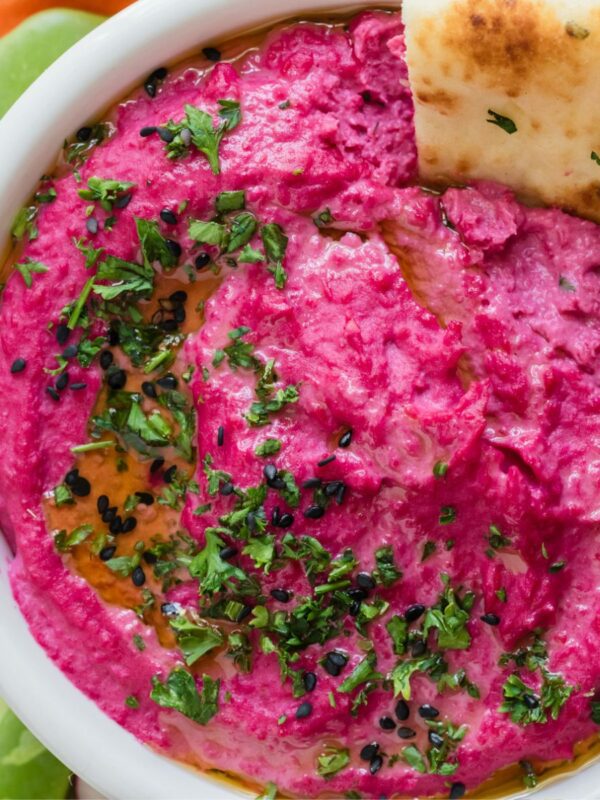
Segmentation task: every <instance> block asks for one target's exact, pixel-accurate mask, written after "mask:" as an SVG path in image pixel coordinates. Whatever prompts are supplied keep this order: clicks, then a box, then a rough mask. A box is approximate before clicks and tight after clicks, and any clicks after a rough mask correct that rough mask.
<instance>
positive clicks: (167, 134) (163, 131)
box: [156, 128, 175, 144]
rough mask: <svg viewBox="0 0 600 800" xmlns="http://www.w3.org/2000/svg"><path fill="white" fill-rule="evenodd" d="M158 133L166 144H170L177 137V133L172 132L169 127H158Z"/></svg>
mask: <svg viewBox="0 0 600 800" xmlns="http://www.w3.org/2000/svg"><path fill="white" fill-rule="evenodd" d="M156 133H158V135H159V136H160V138H161V139H162V140H163V142H165V143H166V144H170V143H171V142H172V141H173V139H174V138H175V134H174V133H172V132H171V131H170V130H169V129H168V128H156Z"/></svg>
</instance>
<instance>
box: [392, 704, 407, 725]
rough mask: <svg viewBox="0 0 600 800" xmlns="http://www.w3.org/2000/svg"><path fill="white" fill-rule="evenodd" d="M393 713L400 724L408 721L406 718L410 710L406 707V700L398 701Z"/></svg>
mask: <svg viewBox="0 0 600 800" xmlns="http://www.w3.org/2000/svg"><path fill="white" fill-rule="evenodd" d="M394 712H395V714H396V717H397V718H398V719H399V720H400V722H404V720H406V719H408V716H409V714H410V708H409V707H408V703H407V702H406V700H398V702H397V703H396V708H395V709H394Z"/></svg>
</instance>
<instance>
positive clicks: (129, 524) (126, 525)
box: [121, 517, 137, 533]
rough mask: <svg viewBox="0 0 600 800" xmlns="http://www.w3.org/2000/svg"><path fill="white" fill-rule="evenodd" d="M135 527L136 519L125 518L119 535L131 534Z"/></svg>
mask: <svg viewBox="0 0 600 800" xmlns="http://www.w3.org/2000/svg"><path fill="white" fill-rule="evenodd" d="M136 526H137V519H136V518H135V517H126V518H125V519H124V520H123V525H122V526H121V533H131V531H133V530H135V528H136Z"/></svg>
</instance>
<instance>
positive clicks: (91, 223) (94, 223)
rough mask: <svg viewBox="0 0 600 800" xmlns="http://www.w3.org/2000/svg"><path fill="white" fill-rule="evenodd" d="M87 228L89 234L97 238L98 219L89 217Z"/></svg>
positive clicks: (86, 222)
mask: <svg viewBox="0 0 600 800" xmlns="http://www.w3.org/2000/svg"><path fill="white" fill-rule="evenodd" d="M85 227H86V230H87V232H88V233H91V235H92V236H95V235H96V234H97V233H98V220H97V219H96V217H88V218H87V219H86V221H85Z"/></svg>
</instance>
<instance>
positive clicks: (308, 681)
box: [302, 672, 317, 692]
mask: <svg viewBox="0 0 600 800" xmlns="http://www.w3.org/2000/svg"><path fill="white" fill-rule="evenodd" d="M302 685H303V686H304V688H305V689H306V691H307V692H313V691H314V690H315V688H316V686H317V676H316V675H315V673H314V672H305V673H304V675H303V676H302Z"/></svg>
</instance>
